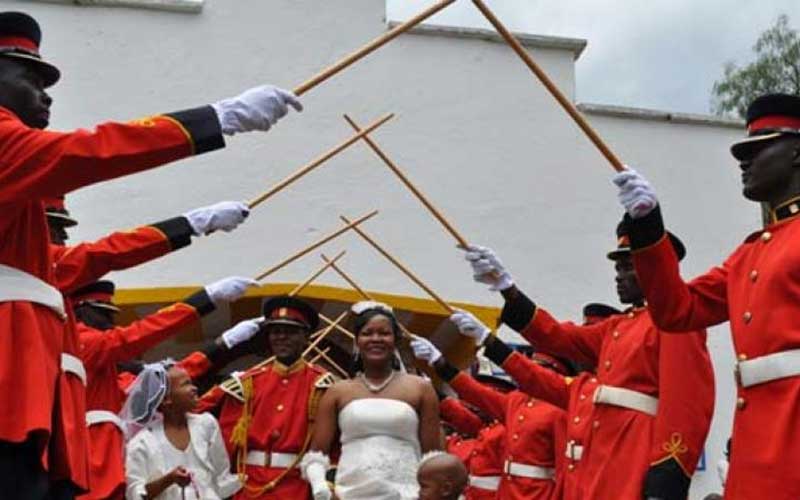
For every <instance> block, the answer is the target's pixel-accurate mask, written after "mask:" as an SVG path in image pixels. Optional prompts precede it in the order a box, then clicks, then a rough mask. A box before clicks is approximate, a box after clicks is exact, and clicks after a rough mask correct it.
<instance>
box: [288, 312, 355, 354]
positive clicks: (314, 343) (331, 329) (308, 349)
mask: <svg viewBox="0 0 800 500" xmlns="http://www.w3.org/2000/svg"><path fill="white" fill-rule="evenodd" d="M348 312H350V311H348V310H345V311H342V314H340V315H339V316H338V317H337V318H336V319H335V320H334V321H333V324H332V325H328V326H327V327H326V328H325V330H324V331H323V332H322V333H321V334H320V335H319V336H318V337H317V338H316V339H314V342H312V343H311V345H310V346H308V347H307V348H306V350H305V351H303V354H301V355H300V357H302V358H305V357H306V354H308V353H309V352H311V350H312V349H314V348H315V347H317V345H318V344H319V343H320V342H322V339H324V338H325V337H327V336H328V334H329V333H331V332H332V331H333V327H334V326H335V325H338V324H339V322H340V321H342V320H343V319H344V317H345V316H347V313H348Z"/></svg>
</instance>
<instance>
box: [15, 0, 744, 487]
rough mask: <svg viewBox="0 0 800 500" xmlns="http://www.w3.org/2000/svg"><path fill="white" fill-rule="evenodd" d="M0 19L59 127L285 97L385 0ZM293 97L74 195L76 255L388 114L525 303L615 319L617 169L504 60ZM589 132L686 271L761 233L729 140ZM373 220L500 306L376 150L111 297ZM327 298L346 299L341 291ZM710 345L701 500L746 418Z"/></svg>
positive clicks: (440, 280) (683, 133)
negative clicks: (28, 28)
mask: <svg viewBox="0 0 800 500" xmlns="http://www.w3.org/2000/svg"><path fill="white" fill-rule="evenodd" d="M2 4H3V5H2V6H3V8H8V9H25V10H27V11H29V12H31V13H32V14H34V15H35V16H36V17H37V18H38V19H39V20H40V22H41V23H42V25H43V28H44V30H45V37H44V46H43V52H44V54H45V55H46V57H47V58H48V59H50V60H53V61H55V62H56V63H57V64H58V65H59V66H60V67H61V68H62V70H63V74H64V76H63V81H62V82H60V83H59V84H58V85H57V86H56V87H55V88H54V89H53V96H54V98H55V100H56V101H55V106H54V108H53V112H54V121H53V128H54V129H70V128H73V127H78V126H90V125H92V124H94V123H97V122H100V121H103V120H107V119H118V120H126V119H132V118H136V117H139V116H142V115H147V114H152V113H156V112H163V111H171V110H175V109H181V108H185V107H190V106H194V105H198V104H204V103H207V102H209V101H212V100H215V99H217V98H222V97H227V96H229V95H231V94H235V93H237V92H239V91H240V90H243V89H244V88H246V87H248V86H251V85H254V84H257V83H261V82H269V83H274V84H277V85H281V86H286V87H292V86H294V85H297V84H299V83H300V82H302V81H303V80H305V79H306V78H308V77H310V76H311V75H313V74H314V73H316V72H317V71H318V70H320V69H321V68H323V67H324V66H326V65H328V64H330V63H332V62H334V61H335V60H337V59H338V58H339V57H341V56H342V55H344V54H345V53H348V52H349V51H351V50H352V49H354V48H356V47H358V46H360V45H361V44H363V43H365V42H366V41H368V40H370V39H372V38H374V37H375V36H377V35H379V34H380V33H383V32H384V31H385V29H386V24H385V22H384V18H383V14H384V12H383V2H377V1H375V0H348V1H347V2H319V1H313V0H292V1H285V0H284V1H277V2H276V1H273V2H263V1H257V0H236V1H233V2H231V1H227V2H226V1H219V0H217V1H209V2H208V3H207V4H206V6H205V8H204V10H203V12H202V14H198V15H191V14H177V13H168V12H156V11H146V10H131V9H112V8H101V7H92V8H86V7H78V6H70V5H54V4H42V3H38V2H26V1H5V2H2ZM550 45H553V44H552V43H551V44H550ZM555 45H557V46H558V45H560V46H563V47H565V48H561V49H558V48H552V47H551V48H538V49H537V48H534V49H531V50H532V53H533V55H534V57H535V58H536V60H537V61H538V62H539V63H540V64H541V65H542V66H543V67H544V69H545V70H546V71H547V72H548V73H549V74H550V75H551V76H552V77H553V79H554V80H555V81H556V83H557V84H558V85H559V86H560V87H561V88H562V89H564V90H565V92H567V93H568V94H569V95H570V96H572V95H574V88H575V83H576V82H575V80H574V74H575V69H574V59H575V57H576V54H577V53H579V51H580V47H581V46H582V42H581V41H580V40H572V41H570V40H566V41H564V40H560V41H558V43H555ZM609 71H613V68H610V69H609ZM577 83H578V84H579V85H591V82H577ZM698 91H701V90H698ZM302 101H303V103H304V105H305V106H306V111H305V112H303V113H302V114H300V115H294V114H293V116H291V117H289V118H287V119H285V120H283V121H282V122H281V123H280V124H279V125H278V126H277V127H276V129H275V130H273V131H271V132H269V133H268V134H263V135H262V134H250V135H247V136H242V137H234V138H232V139H230V140H229V141H228V143H229V148H228V149H226V150H224V151H221V152H216V153H213V154H210V155H205V156H201V157H199V158H196V159H191V160H188V161H183V162H180V163H179V164H177V165H174V166H171V167H167V168H163V169H159V170H154V171H151V172H147V173H144V174H140V175H137V176H134V177H128V178H124V179H121V180H117V181H113V182H108V183H106V184H103V185H100V186H95V187H92V188H91V189H85V190H83V191H80V192H78V193H75V194H73V195H70V196H69V198H68V203H69V207H70V209H71V210H72V212H73V213H74V215H76V216H77V217H78V218H79V219H80V220H81V225H80V226H78V228H77V230H76V231H74V232H73V236H74V241H80V240H85V239H94V238H97V237H100V236H102V235H103V234H105V233H107V232H109V231H111V230H113V229H117V228H126V227H130V226H133V225H136V224H139V223H143V222H152V221H155V220H159V219H161V218H165V217H168V216H172V215H176V214H179V213H181V212H182V211H185V210H188V209H191V208H194V207H196V206H199V205H202V204H208V203H213V202H216V201H218V200H222V199H231V198H233V199H237V198H238V199H248V198H251V197H253V196H254V195H256V194H257V193H259V192H260V191H262V190H264V189H266V188H267V187H269V186H271V185H272V184H273V183H275V182H277V181H278V180H280V179H282V178H283V177H285V176H286V175H288V174H289V173H291V172H293V171H294V170H296V169H297V168H299V167H300V166H301V165H303V164H305V163H306V162H308V161H309V160H311V159H312V158H314V157H316V156H318V155H319V154H320V153H322V152H323V151H324V150H326V149H328V148H330V147H331V146H333V145H335V144H337V143H339V142H340V141H342V140H343V139H344V138H346V137H347V136H349V135H350V134H351V131H350V128H349V126H347V124H346V123H345V122H344V121H343V120H342V119H341V114H342V113H345V112H346V113H351V114H352V116H353V117H355V118H356V119H357V120H359V122H360V123H361V124H362V125H363V124H365V123H367V122H368V121H371V120H373V119H375V118H376V117H378V116H379V115H381V114H383V113H386V112H394V113H397V117H396V118H395V119H394V120H392V121H390V122H389V123H387V124H386V125H384V127H382V129H380V130H379V131H378V132H376V133H375V134H374V138H375V140H376V141H377V142H378V143H379V144H380V145H382V146H383V147H384V149H385V151H386V152H387V153H388V154H389V155H390V156H391V157H392V158H394V159H395V160H396V162H397V163H398V164H399V165H400V166H401V167H402V168H404V169H405V171H406V172H407V173H408V175H409V176H410V177H411V178H412V180H414V181H415V182H416V183H417V184H418V185H419V186H420V187H421V188H422V190H423V191H424V192H425V193H427V194H428V195H429V197H430V198H431V199H432V200H433V201H434V202H435V203H436V204H437V206H438V207H439V208H440V209H441V210H442V211H443V212H444V213H445V214H447V215H448V216H449V217H450V219H451V220H452V222H453V223H454V224H455V226H456V227H457V228H458V229H459V230H460V231H461V232H462V233H463V234H464V235H465V236H466V237H467V238H468V239H470V240H471V241H474V242H476V243H481V244H486V245H490V246H493V247H494V248H495V249H496V250H497V251H498V253H499V254H500V255H501V256H502V258H503V260H504V261H505V263H506V264H507V265H508V267H509V268H510V269H511V270H512V273H513V274H514V276H515V278H516V279H517V281H518V282H519V284H520V285H521V286H522V288H524V289H525V290H527V291H528V292H529V294H530V295H531V296H532V297H533V298H534V300H536V301H537V302H539V303H541V305H543V306H545V307H547V308H549V309H550V310H551V311H552V312H553V313H554V314H556V315H557V316H560V317H562V318H565V319H566V318H578V317H579V315H580V309H581V306H582V305H583V304H584V303H586V302H590V301H605V302H609V303H615V302H616V300H615V294H614V287H613V282H612V279H613V272H612V266H611V265H610V263H609V262H608V261H607V260H606V259H605V257H604V256H605V252H606V251H607V250H608V249H610V248H611V246H612V245H613V244H614V242H615V238H614V235H613V234H614V228H615V226H616V223H617V221H618V220H619V217H620V215H621V209H620V207H619V205H618V204H617V201H616V198H615V196H616V192H615V189H614V188H613V187H612V185H611V184H610V181H609V178H610V176H611V173H612V172H611V170H610V168H609V166H608V165H607V163H605V160H604V159H603V158H602V157H601V156H600V155H599V153H597V152H596V151H595V150H594V148H593V147H592V146H591V145H590V144H589V143H588V141H587V140H586V139H585V137H583V135H582V134H581V133H580V132H579V131H578V129H577V128H576V127H575V126H574V124H572V123H571V122H570V121H569V120H568V118H567V117H566V115H565V114H564V113H563V112H562V111H561V110H560V108H558V107H557V105H556V104H555V103H554V101H553V100H552V98H551V97H550V96H549V95H548V94H546V93H545V91H544V90H543V89H542V87H541V86H540V85H539V84H538V82H536V81H534V79H533V77H532V75H531V74H530V73H529V71H528V70H527V69H526V68H525V67H524V66H523V65H522V63H521V62H520V61H519V60H518V59H517V57H516V55H514V54H513V53H512V52H511V51H510V50H509V49H508V48H507V47H506V46H505V45H503V44H501V43H495V42H488V41H484V40H477V39H471V38H457V37H452V36H434V35H430V34H414V35H404V36H402V37H401V38H399V39H398V40H396V41H395V42H393V43H391V44H390V45H388V46H386V47H384V48H382V49H380V50H379V51H378V52H377V53H375V54H373V55H371V56H369V57H368V58H367V59H365V60H363V61H361V62H359V63H357V64H356V65H355V66H354V67H352V68H351V69H349V70H348V71H346V72H345V73H343V74H340V75H339V76H336V77H335V78H334V79H332V80H330V81H329V82H327V83H324V84H322V85H321V86H319V87H318V88H315V89H313V90H311V91H310V92H309V93H308V94H307V95H306V96H304V97H303V99H302ZM588 116H589V118H590V120H591V122H592V123H593V124H594V125H595V126H596V127H597V129H598V130H599V132H600V133H601V135H603V136H604V137H605V138H606V139H607V140H608V142H609V143H610V145H611V146H612V148H613V149H614V150H615V151H617V152H618V154H619V155H620V156H621V157H622V158H623V159H624V161H625V162H627V163H629V164H630V165H633V166H635V167H636V168H638V169H640V170H641V171H643V172H644V173H645V174H646V175H647V176H648V177H649V178H650V179H651V181H652V182H653V184H654V185H655V187H656V189H657V190H658V192H659V195H660V197H661V200H662V202H663V205H664V212H665V216H666V220H667V222H668V224H669V226H670V227H671V228H672V229H673V230H674V231H675V232H676V233H677V234H679V235H680V236H681V237H682V238H683V239H684V241H685V242H686V243H687V246H688V248H689V255H688V257H687V259H686V261H685V263H684V270H685V273H686V274H687V275H693V274H695V273H699V272H702V271H703V270H705V269H706V268H708V267H709V266H711V265H713V264H714V263H718V262H720V261H721V260H722V259H723V258H724V257H725V255H726V254H727V253H728V252H729V251H730V250H732V249H733V248H734V247H735V245H736V244H737V242H738V241H740V240H741V239H742V238H743V237H744V236H745V235H746V234H747V233H748V232H749V231H750V230H752V229H753V228H756V227H757V226H758V224H759V212H758V209H757V207H756V206H754V205H752V204H749V203H747V202H745V201H744V199H743V198H742V197H741V196H740V194H739V191H740V188H739V181H738V172H737V169H736V166H735V164H734V163H733V161H732V160H731V158H730V156H729V153H728V146H729V144H730V143H731V142H732V141H733V140H734V139H735V138H736V137H738V136H740V135H741V132H740V131H739V130H738V129H736V128H731V127H730V126H725V125H722V124H716V125H715V124H700V123H694V124H692V123H676V122H674V121H666V120H664V119H661V120H647V119H641V113H631V114H629V115H626V116H609V115H608V113H606V112H602V111H590V112H589V114H588ZM373 208H378V209H380V210H381V214H380V215H379V216H378V218H376V219H375V220H373V221H370V222H369V223H367V225H366V226H365V229H367V230H368V232H369V233H371V234H372V235H373V236H375V237H376V239H378V240H379V241H380V242H381V243H383V244H384V245H385V246H386V247H387V248H389V249H391V251H392V252H394V253H395V255H396V256H397V257H398V258H400V259H401V260H402V261H403V262H405V263H406V264H408V266H409V267H411V268H412V269H414V270H415V271H416V272H417V273H418V274H419V275H420V276H421V277H422V278H423V279H424V280H426V281H427V282H428V283H429V284H430V285H431V286H432V287H433V288H434V289H436V290H437V291H438V292H439V293H440V294H441V295H443V296H445V297H448V298H451V299H453V300H466V301H473V302H477V303H482V304H487V305H492V304H494V305H499V304H500V303H501V301H500V299H499V297H498V296H496V295H492V294H490V293H489V292H487V291H486V290H485V289H484V288H482V287H480V286H478V285H476V284H474V283H473V282H472V280H471V277H470V272H469V268H468V266H467V265H466V264H465V263H464V262H463V261H462V259H461V254H460V252H459V251H457V250H456V249H455V247H454V245H455V241H454V240H453V239H452V238H451V237H450V236H449V235H448V234H446V233H445V232H444V231H443V230H442V228H441V227H440V226H439V225H438V223H437V222H436V221H434V220H433V219H432V218H431V217H430V216H429V215H428V214H427V213H426V212H425V211H424V209H423V208H422V207H421V206H420V205H419V204H418V203H417V202H416V200H415V199H413V198H412V197H411V195H410V194H409V193H408V192H407V191H406V190H405V188H404V187H403V186H402V185H401V184H399V183H398V182H397V180H396V179H395V178H394V177H393V176H392V174H391V173H390V172H389V171H388V170H387V169H386V167H385V166H384V165H383V164H381V163H380V160H378V159H377V157H375V156H374V155H373V154H372V152H371V151H369V150H368V149H367V148H366V147H365V146H364V145H356V146H354V147H353V148H351V149H350V150H348V151H346V152H344V153H343V154H341V155H339V156H338V157H336V158H334V159H333V160H331V161H330V162H329V163H328V164H326V165H325V166H323V167H321V168H320V169H319V170H318V171H316V172H313V173H312V174H310V175H308V176H307V177H305V178H304V179H302V180H300V181H299V182H298V183H296V184H295V185H293V186H292V187H290V188H289V189H288V190H286V191H284V192H282V193H280V194H278V195H276V196H275V197H274V198H273V199H271V200H269V201H268V202H267V203H265V204H264V205H262V206H260V207H259V208H257V209H256V210H255V211H254V212H253V213H252V215H251V217H250V219H249V221H248V222H247V224H245V225H244V226H243V227H242V228H241V229H239V230H238V231H236V232H235V233H233V234H231V235H223V234H216V235H213V236H211V237H208V238H204V239H202V240H199V241H196V242H195V244H193V245H192V246H191V247H190V248H187V249H185V250H182V251H181V252H179V253H177V254H175V255H171V256H168V257H166V258H163V259H161V260H159V261H157V262H154V263H150V264H147V265H145V266H141V267H139V268H137V269H135V270H131V271H126V272H122V273H115V274H114V275H113V279H115V280H116V281H117V282H118V283H119V284H120V285H121V286H171V285H173V286H174V285H187V284H202V283H205V282H208V281H209V280H213V279H217V278H220V277H223V276H225V275H229V274H242V275H254V274H257V273H258V272H259V271H260V270H262V269H264V268H266V267H268V266H270V265H271V264H274V263H276V262H277V261H279V260H281V259H282V258H284V257H285V256H287V255H289V254H290V253H293V252H294V251H295V250H297V249H299V248H300V247H302V246H304V245H305V244H307V243H310V242H311V241H313V240H315V239H317V238H319V237H320V236H321V235H322V234H324V233H326V232H328V231H330V230H331V229H332V228H334V227H337V226H338V225H339V222H338V220H337V217H336V216H337V215H338V214H339V213H343V214H348V215H350V216H356V215H358V214H361V213H364V212H366V211H368V210H371V209H373ZM343 248H346V249H347V250H348V256H347V257H346V258H345V259H346V260H345V261H343V265H344V266H345V268H346V269H349V270H350V271H351V273H352V274H353V276H354V277H355V278H356V279H357V280H359V281H360V282H361V283H363V285H364V286H366V287H367V288H371V289H375V290H382V291H387V292H396V293H408V294H414V295H418V296H422V293H421V291H419V290H418V289H416V288H415V286H414V285H413V284H412V283H410V282H409V281H408V280H407V279H406V278H405V277H404V276H402V275H401V274H399V273H398V272H397V271H395V270H394V269H393V268H392V267H391V266H390V265H388V264H387V263H386V262H385V261H383V260H382V258H381V257H380V256H378V255H376V254H375V253H374V252H373V251H372V250H371V249H370V248H368V247H367V246H365V245H364V244H363V243H362V242H361V241H359V240H358V238H357V237H356V236H346V237H344V238H342V239H340V240H338V241H337V242H335V243H332V244H330V245H329V247H328V250H329V251H330V253H335V251H338V250H339V249H343ZM317 265H318V259H317V257H315V256H312V257H309V258H306V259H304V260H302V261H300V262H298V263H297V264H294V265H292V266H291V267H289V268H287V269H285V270H284V271H281V272H280V273H279V274H276V275H275V276H274V279H275V280H278V281H290V280H299V279H301V278H303V277H305V276H306V275H307V274H308V273H309V272H310V271H311V270H312V268H315V267H316V266H317ZM322 281H323V282H329V283H332V284H338V283H339V282H337V281H335V279H334V278H332V277H330V276H328V277H326V278H323V279H322ZM709 344H710V346H711V349H712V352H713V355H714V358H715V364H716V367H717V368H718V370H717V375H718V385H719V387H718V388H719V390H718V395H717V416H716V420H715V422H714V428H713V430H712V437H711V439H710V441H709V446H708V453H709V463H708V464H707V465H708V466H709V467H710V470H709V471H706V472H701V473H699V475H698V481H696V483H697V484H696V486H695V490H694V495H693V497H694V498H701V493H705V492H709V491H713V490H715V489H719V488H718V480H717V478H716V473H715V472H714V464H715V462H716V461H717V460H718V459H719V457H720V456H721V451H722V448H723V446H724V441H725V439H726V438H727V435H728V433H729V428H730V419H731V413H732V408H733V386H732V381H731V377H730V373H729V372H730V370H729V368H728V367H730V366H731V362H732V353H731V348H730V342H729V334H728V332H727V327H725V326H723V327H720V328H717V329H715V331H713V332H712V333H711V336H710V341H709ZM620 459H624V457H620Z"/></svg>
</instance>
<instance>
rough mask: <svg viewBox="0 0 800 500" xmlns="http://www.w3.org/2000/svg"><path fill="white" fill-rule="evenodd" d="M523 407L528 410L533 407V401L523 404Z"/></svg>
mask: <svg viewBox="0 0 800 500" xmlns="http://www.w3.org/2000/svg"><path fill="white" fill-rule="evenodd" d="M525 406H527V407H528V408H530V407H531V406H533V401H528V402H527V403H526V404H525Z"/></svg>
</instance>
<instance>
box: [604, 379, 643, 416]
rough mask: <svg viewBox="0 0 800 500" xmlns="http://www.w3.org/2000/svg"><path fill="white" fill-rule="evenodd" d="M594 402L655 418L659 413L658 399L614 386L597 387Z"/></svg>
mask: <svg viewBox="0 0 800 500" xmlns="http://www.w3.org/2000/svg"><path fill="white" fill-rule="evenodd" d="M592 400H593V401H594V402H595V403H600V404H605V405H611V406H620V407H622V408H628V409H629V410H636V411H640V412H642V413H646V414H648V415H652V416H655V415H656V413H657V412H658V398H654V397H653V396H648V395H647V394H643V393H641V392H637V391H632V390H630V389H623V388H622V387H614V386H612V385H599V386H597V389H596V390H595V391H594V398H593V399H592Z"/></svg>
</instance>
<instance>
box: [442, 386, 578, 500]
mask: <svg viewBox="0 0 800 500" xmlns="http://www.w3.org/2000/svg"><path fill="white" fill-rule="evenodd" d="M448 383H449V384H450V385H451V386H452V387H453V389H455V391H456V392H457V393H458V394H459V396H461V397H462V398H464V400H465V401H467V402H469V403H470V404H474V405H475V406H477V407H479V408H482V409H483V410H485V411H486V412H487V413H489V414H490V415H492V416H493V417H494V418H496V419H498V420H499V421H501V422H503V423H504V424H505V433H504V434H505V456H504V457H503V459H504V460H503V461H504V462H505V461H509V462H516V463H521V464H525V465H536V466H539V467H546V468H552V469H556V461H557V460H559V461H560V456H561V455H560V451H561V450H562V449H563V447H564V445H563V442H564V441H563V439H564V431H565V429H564V427H565V423H564V412H563V411H562V410H560V409H558V408H556V407H555V406H553V405H550V404H548V403H545V402H543V401H537V400H534V399H533V398H531V397H530V396H528V395H527V394H525V393H522V392H519V391H512V392H510V393H508V394H503V393H501V392H499V391H496V390H494V389H492V388H489V387H486V386H485V385H483V384H481V383H480V382H478V381H477V380H475V379H473V378H472V377H470V376H469V375H468V374H466V373H464V372H460V373H458V374H457V375H456V376H455V377H454V378H452V379H451V380H449V381H448ZM557 455H558V458H557ZM557 491H558V490H557V488H556V481H555V480H552V479H530V478H524V477H518V476H511V475H509V474H503V476H502V480H501V481H500V488H499V490H498V492H497V498H502V499H508V500H523V499H547V500H549V499H555V498H558V493H557Z"/></svg>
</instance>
